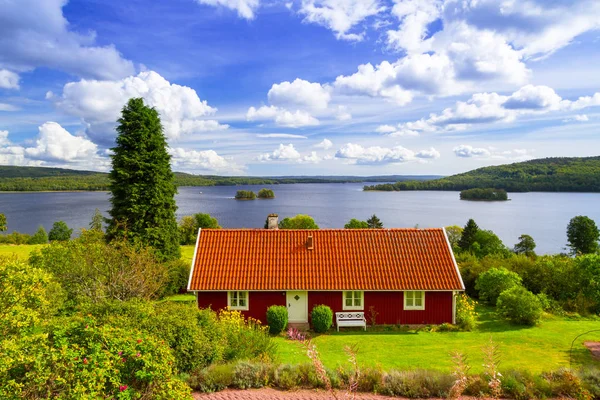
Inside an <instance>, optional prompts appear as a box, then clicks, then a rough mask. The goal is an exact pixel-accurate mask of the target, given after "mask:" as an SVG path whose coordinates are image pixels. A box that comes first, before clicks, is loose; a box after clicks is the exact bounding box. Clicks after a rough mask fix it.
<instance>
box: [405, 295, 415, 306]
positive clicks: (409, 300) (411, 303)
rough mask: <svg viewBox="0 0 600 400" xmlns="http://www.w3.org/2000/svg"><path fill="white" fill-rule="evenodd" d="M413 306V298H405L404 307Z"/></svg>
mask: <svg viewBox="0 0 600 400" xmlns="http://www.w3.org/2000/svg"><path fill="white" fill-rule="evenodd" d="M412 306H413V299H411V298H410V297H407V298H406V307H412Z"/></svg>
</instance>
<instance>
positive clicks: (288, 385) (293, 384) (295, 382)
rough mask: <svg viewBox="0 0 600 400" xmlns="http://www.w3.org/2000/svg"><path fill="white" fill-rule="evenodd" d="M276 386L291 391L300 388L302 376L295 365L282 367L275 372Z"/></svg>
mask: <svg viewBox="0 0 600 400" xmlns="http://www.w3.org/2000/svg"><path fill="white" fill-rule="evenodd" d="M274 378H275V385H277V387H278V388H280V389H283V390H290V389H294V388H297V387H299V386H300V383H301V376H300V373H299V371H298V368H297V367H296V366H295V365H289V364H284V365H280V366H279V368H277V369H276V370H275V377H274Z"/></svg>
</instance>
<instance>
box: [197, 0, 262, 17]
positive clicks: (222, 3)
mask: <svg viewBox="0 0 600 400" xmlns="http://www.w3.org/2000/svg"><path fill="white" fill-rule="evenodd" d="M196 2H198V3H199V4H204V5H209V6H214V7H225V8H228V9H230V10H233V11H236V12H237V14H238V16H239V17H240V18H244V19H248V20H251V19H254V17H255V14H256V10H257V9H258V7H259V6H260V1H259V0H196Z"/></svg>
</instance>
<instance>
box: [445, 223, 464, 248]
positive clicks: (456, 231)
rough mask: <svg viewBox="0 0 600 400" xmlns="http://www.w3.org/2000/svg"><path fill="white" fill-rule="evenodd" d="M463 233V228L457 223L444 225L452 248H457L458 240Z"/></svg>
mask: <svg viewBox="0 0 600 400" xmlns="http://www.w3.org/2000/svg"><path fill="white" fill-rule="evenodd" d="M462 233H463V228H461V227H460V226H458V225H452V226H447V227H446V235H448V241H449V242H450V246H452V248H453V249H456V248H458V241H459V240H460V238H461V236H462Z"/></svg>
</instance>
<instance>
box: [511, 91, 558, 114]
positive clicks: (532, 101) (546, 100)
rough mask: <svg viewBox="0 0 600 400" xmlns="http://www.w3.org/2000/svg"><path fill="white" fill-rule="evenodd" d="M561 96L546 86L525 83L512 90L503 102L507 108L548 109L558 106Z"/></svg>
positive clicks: (554, 108)
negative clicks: (514, 90)
mask: <svg viewBox="0 0 600 400" xmlns="http://www.w3.org/2000/svg"><path fill="white" fill-rule="evenodd" d="M561 100H562V99H561V97H560V96H559V95H557V94H556V92H555V91H554V89H552V88H550V87H548V86H534V85H526V86H523V87H522V88H520V89H519V90H517V91H516V92H514V93H513V94H512V95H511V96H510V97H509V98H508V99H507V100H506V101H505V102H504V103H503V105H502V106H503V107H504V108H507V109H513V110H519V109H530V110H540V109H550V110H556V109H558V108H559V107H560V102H561Z"/></svg>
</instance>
